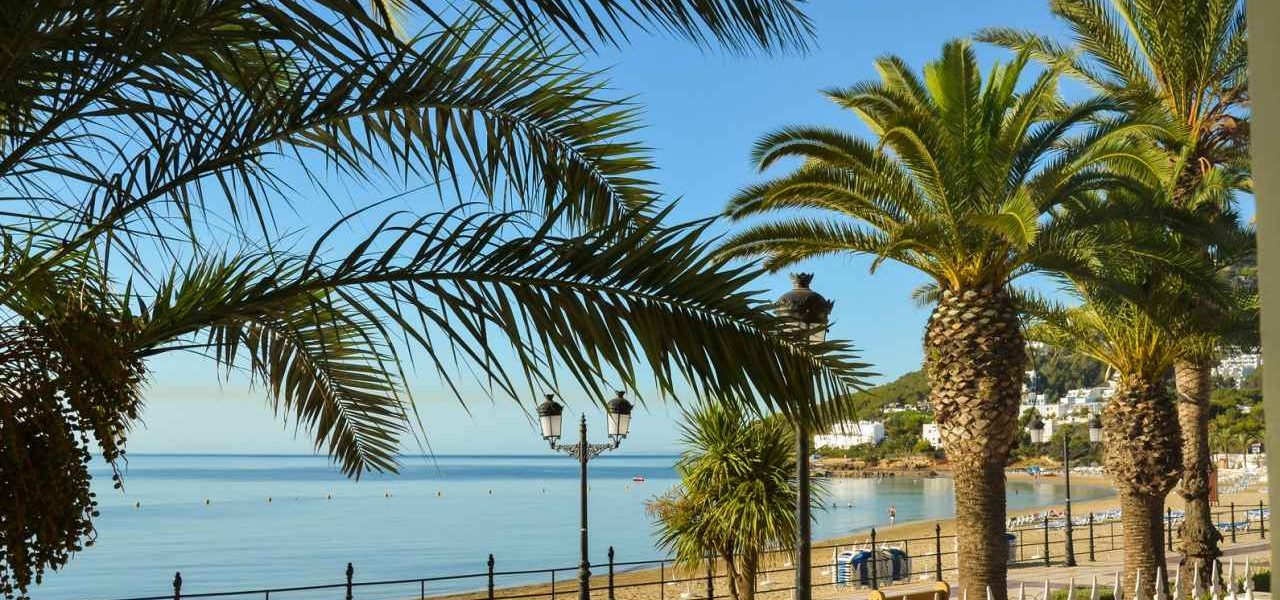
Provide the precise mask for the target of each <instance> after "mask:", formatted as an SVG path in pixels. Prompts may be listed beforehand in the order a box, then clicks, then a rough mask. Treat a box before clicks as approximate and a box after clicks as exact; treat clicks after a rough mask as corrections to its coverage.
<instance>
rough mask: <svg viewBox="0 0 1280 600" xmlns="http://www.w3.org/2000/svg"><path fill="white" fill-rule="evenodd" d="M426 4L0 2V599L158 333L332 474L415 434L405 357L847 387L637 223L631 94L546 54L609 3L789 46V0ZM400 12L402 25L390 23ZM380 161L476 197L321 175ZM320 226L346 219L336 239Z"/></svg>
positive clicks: (39, 548)
mask: <svg viewBox="0 0 1280 600" xmlns="http://www.w3.org/2000/svg"><path fill="white" fill-rule="evenodd" d="M369 4H373V5H374V8H373V9H368V8H366V6H368V5H369ZM433 7H434V10H435V11H439V10H441V8H440V6H439V5H438V4H435V3H430V2H426V1H420V0H404V1H401V0H379V1H377V2H373V3H367V2H320V3H311V2H292V1H285V2H268V3H262V2H253V1H249V0H228V1H225V2H208V1H206V0H137V1H130V2H120V1H103V2H88V1H79V2H76V1H71V2H45V1H37V2H29V3H25V4H24V5H23V7H22V8H23V10H22V15H21V18H4V19H0V50H2V54H3V55H4V56H6V57H7V60H8V65H7V67H6V68H5V69H4V70H3V73H0V80H2V81H0V145H2V146H3V147H4V152H3V153H0V188H2V189H3V193H4V195H5V197H7V198H20V199H21V201H20V202H18V203H15V204H14V206H13V210H10V211H7V212H6V213H5V215H4V217H3V219H0V235H2V236H3V241H4V248H3V255H0V265H2V267H3V268H2V269H0V270H2V272H3V277H0V307H2V308H0V311H3V312H4V323H5V325H4V326H3V327H2V328H0V377H3V378H4V379H5V381H4V384H5V385H4V386H0V387H4V388H5V389H4V390H3V391H2V393H0V535H2V536H3V537H0V595H2V596H4V597H12V596H16V595H22V594H25V591H26V589H27V587H28V586H29V585H30V584H31V583H32V581H39V579H40V577H41V575H42V573H43V572H44V571H45V570H46V569H56V568H58V567H61V566H62V565H64V564H65V563H66V562H67V560H69V559H70V557H71V555H72V553H74V552H76V551H78V550H79V549H80V548H81V547H82V546H83V545H84V544H87V543H89V542H90V541H92V539H93V530H92V524H91V518H92V517H93V516H94V515H95V514H96V513H95V512H94V499H93V497H92V495H91V494H90V493H89V487H88V486H89V482H88V473H87V470H86V469H85V461H86V460H87V459H88V457H89V455H90V453H91V452H92V451H93V450H94V447H93V444H96V446H97V450H98V451H100V452H101V453H102V454H103V455H104V456H105V457H106V458H107V459H108V460H109V461H114V460H116V459H117V458H118V457H119V456H121V454H122V453H123V450H124V448H123V446H124V440H125V434H126V433H127V431H128V429H129V428H130V427H131V426H133V425H135V424H136V422H137V420H138V419H139V418H140V416H141V415H140V412H139V411H140V408H141V391H140V390H141V389H143V387H144V385H145V378H146V370H145V366H146V361H147V360H148V359H149V358H151V357H154V356H156V355H158V354H161V353H166V352H175V351H196V352H200V353H203V355H205V356H208V357H210V358H212V359H213V361H214V362H216V363H217V365H218V366H220V367H222V368H223V369H225V371H226V372H227V373H231V372H237V373H238V372H247V373H249V374H250V376H251V377H253V378H254V380H255V382H257V383H260V384H261V387H262V388H264V389H265V392H266V395H267V396H268V397H269V398H270V401H271V404H272V407H273V408H274V409H275V410H276V412H277V413H278V414H280V415H282V416H283V417H284V418H285V419H287V420H289V421H291V422H293V423H295V424H296V425H298V426H299V427H300V428H301V429H303V430H305V431H307V433H309V434H311V435H312V436H313V437H314V441H315V445H316V448H317V449H318V450H323V451H326V452H328V453H329V454H330V455H331V456H333V458H334V460H335V461H336V462H337V463H339V465H340V467H341V468H342V470H343V471H344V472H345V473H347V474H348V475H351V476H359V475H360V474H361V473H365V472H369V471H380V470H394V469H395V467H396V463H395V455H396V453H397V452H398V451H400V450H402V449H404V448H403V446H405V445H407V444H412V440H406V439H403V438H405V437H407V436H408V435H410V433H413V435H418V433H419V432H420V429H417V428H415V427H414V424H415V420H416V418H417V415H416V413H415V412H414V408H413V405H412V398H410V397H409V394H408V390H407V386H406V384H405V383H404V379H405V376H406V374H405V372H404V368H405V366H406V363H409V361H404V360H402V357H405V356H404V354H405V353H408V352H413V353H414V354H415V355H416V356H414V358H415V359H416V361H415V362H418V363H421V364H423V365H424V366H425V367H426V368H427V369H434V370H435V372H436V373H438V374H439V376H440V378H441V379H442V380H443V381H444V384H445V385H446V386H449V387H450V388H452V389H453V390H454V391H455V393H458V387H456V382H455V381H454V379H455V378H456V377H459V376H460V373H466V374H467V375H468V376H470V375H474V376H476V377H477V378H478V379H479V380H480V381H481V383H482V385H483V386H484V387H485V388H486V390H488V391H491V392H492V393H495V394H498V395H504V396H510V397H511V398H513V399H519V398H526V397H528V396H530V395H532V393H533V392H534V391H539V392H540V391H545V390H548V389H549V390H558V389H559V388H561V386H562V385H571V384H573V383H577V384H579V386H580V387H582V388H584V389H586V390H587V391H589V392H591V396H593V397H596V398H602V397H603V396H605V395H607V394H605V393H602V392H601V390H602V388H603V387H604V385H605V384H604V382H605V381H612V382H616V383H620V384H622V385H624V386H625V387H629V388H632V389H635V388H637V387H640V384H639V382H637V381H636V379H637V377H638V375H637V372H638V369H637V365H639V364H645V365H646V366H647V367H649V369H648V370H650V371H652V372H653V373H654V374H655V375H656V378H657V381H656V383H657V386H656V387H657V388H659V389H661V390H662V391H664V392H668V393H670V392H671V390H672V387H673V386H672V385H668V384H667V383H663V382H664V381H668V382H671V383H674V382H676V381H677V380H684V379H687V378H688V375H690V374H691V373H692V372H691V371H689V369H690V368H692V369H693V370H694V371H698V372H701V373H702V375H700V376H698V378H700V379H701V381H692V380H690V383H692V384H693V385H692V387H693V389H694V390H695V392H696V393H698V394H701V395H704V396H706V395H708V392H714V395H715V396H716V397H717V398H718V399H721V400H723V401H725V402H728V403H731V404H735V405H738V406H739V408H741V409H743V410H744V411H747V412H750V411H759V412H766V411H769V410H771V409H778V410H780V411H781V412H785V413H789V414H790V416H792V417H795V418H796V419H797V420H813V421H817V420H819V419H818V414H819V413H827V415H828V416H829V415H830V414H831V413H834V412H836V411H844V410H846V409H847V408H848V406H847V405H844V404H843V402H841V401H840V399H841V398H848V397H849V396H850V395H851V394H852V393H853V392H854V391H856V389H857V388H858V386H856V385H853V386H851V385H848V384H849V383H851V382H852V380H850V379H846V378H845V376H846V375H851V374H852V373H853V371H858V370H860V368H853V369H852V370H846V371H845V372H844V373H843V374H837V373H835V372H833V371H832V372H828V373H827V376H831V377H833V378H827V376H820V377H818V378H809V377H807V376H806V375H804V374H805V373H811V374H812V373H816V372H819V371H829V370H830V369H831V367H832V366H833V364H832V363H831V362H830V361H832V360H837V361H844V360H845V359H847V358H849V356H848V355H845V357H844V358H837V357H838V356H839V355H841V354H844V351H843V350H841V349H840V347H841V346H843V344H842V343H839V342H836V343H828V344H826V345H823V346H820V347H817V348H811V347H809V346H808V345H807V344H806V343H803V342H801V341H800V340H797V339H795V338H794V336H790V335H788V333H787V332H785V331H782V330H781V327H780V323H779V322H778V321H777V320H776V319H774V318H773V317H770V316H768V315H767V314H766V311H765V308H766V305H765V303H764V302H762V301H759V300H756V299H754V298H753V297H752V296H751V294H749V293H747V292H746V291H745V290H746V289H748V287H749V286H751V285H752V284H751V282H752V281H753V278H754V276H755V273H754V272H753V271H752V270H750V269H743V268H738V267H729V266H726V265H724V264H723V263H719V262H716V261H711V260H709V258H708V252H707V251H706V250H707V248H706V245H705V243H704V242H702V241H700V236H701V235H702V233H703V231H704V229H705V227H706V224H705V223H697V224H689V225H682V226H674V227H671V228H669V229H668V228H666V226H665V225H663V224H662V222H663V221H664V218H663V217H662V216H661V214H660V213H661V210H660V209H659V208H658V207H657V205H656V204H655V201H656V200H657V199H658V197H659V194H658V192H657V190H656V189H655V187H654V186H653V184H652V183H651V182H650V181H648V180H647V179H646V178H645V173H647V172H648V171H650V170H651V169H652V161H651V159H650V157H649V155H648V153H647V151H646V150H645V149H644V147H643V146H642V145H641V144H640V143H639V142H638V141H637V140H636V139H634V137H633V134H634V130H635V129H636V126H637V120H636V119H637V114H638V112H637V107H635V106H634V105H632V104H630V103H629V102H627V101H625V100H623V99H621V98H620V97H615V96H612V93H611V92H609V91H608V90H607V82H606V80H605V78H604V77H603V76H602V75H601V74H599V73H595V72H589V71H586V70H583V69H582V68H581V65H580V64H579V63H580V56H579V54H578V52H577V51H576V50H575V46H578V45H582V46H590V45H591V44H592V43H593V42H605V43H614V42H618V41H622V40H625V38H626V32H625V31H624V30H623V26H627V27H637V28H640V29H644V28H652V29H660V30H664V31H667V32H670V33H672V34H675V35H678V36H681V37H684V38H687V39H691V40H694V41H696V42H698V43H707V44H711V43H720V44H724V45H725V46H726V47H729V48H731V49H734V50H746V49H748V48H760V49H764V50H767V51H768V50H776V49H787V48H791V49H802V48H803V47H804V45H805V42H806V40H807V38H808V37H809V33H810V25H809V23H808V21H807V20H806V19H805V18H804V16H803V15H802V14H801V13H800V12H799V11H798V7H797V6H796V3H794V2H792V1H791V0H710V1H702V0H699V1H697V2H690V1H687V0H680V1H677V2H663V3H657V4H655V3H652V2H641V1H639V0H626V1H623V2H607V3H601V2H598V1H597V0H492V1H490V0H471V1H470V2H462V3H458V4H457V5H456V6H453V7H452V8H450V10H449V11H448V12H433ZM401 10H406V11H409V10H418V11H421V12H425V13H427V14H428V16H429V17H431V18H429V19H426V20H425V22H424V23H423V24H424V25H425V28H424V29H423V30H421V31H414V32H410V34H409V35H402V34H403V33H404V32H401V31H399V30H398V29H397V27H398V25H397V22H396V21H395V19H394V17H395V15H394V14H392V13H393V12H399V11H401ZM534 15H537V16H538V18H537V19H534V18H533V16H534ZM561 34H563V37H562V35H561ZM291 170H297V171H299V172H300V173H301V175H300V176H299V177H298V180H297V181H295V180H288V181H286V180H285V179H284V178H283V177H282V176H281V173H284V172H288V171H291ZM335 180H338V181H341V182H342V183H343V184H344V185H327V184H330V183H331V182H333V181H335ZM304 182H309V183H312V184H314V185H315V189H312V190H305V189H301V190H300V189H298V188H299V187H300V186H299V185H298V184H302V183H304ZM410 182H413V183H422V182H426V183H429V184H432V185H431V186H429V187H431V188H433V189H436V190H437V194H438V199H439V200H441V201H446V200H447V204H448V205H450V206H457V205H459V204H460V203H462V202H463V201H470V200H472V199H473V198H474V199H478V200H480V201H481V202H483V203H488V204H487V206H486V207H485V208H473V207H467V208H461V209H457V210H451V211H446V212H444V213H435V214H429V216H426V217H422V218H417V216H416V215H413V216H406V215H402V214H392V215H389V216H388V215H386V214H383V213H378V212H377V211H376V210H375V209H378V208H379V206H378V203H373V202H368V201H366V200H364V199H362V198H359V197H356V198H347V197H345V196H343V197H335V196H337V195H342V194H345V193H346V192H347V191H348V190H352V193H353V194H361V193H367V192H366V191H365V188H366V187H376V186H378V185H384V184H390V185H395V184H397V183H400V184H404V187H405V188H409V187H410ZM379 191H383V190H379ZM395 191H396V192H406V195H407V196H410V197H408V198H406V202H412V201H415V200H417V194H411V193H410V192H416V191H417V190H416V189H407V190H406V189H397V190H395ZM321 202H326V203H331V204H333V205H334V206H335V207H338V209H339V210H345V211H349V212H347V213H346V214H345V215H344V217H343V218H342V219H341V220H340V221H339V222H338V223H335V224H333V226H332V227H331V228H329V229H325V228H324V225H325V224H323V223H314V222H313V219H308V225H310V226H312V227H314V229H312V230H310V231H314V232H315V234H312V233H306V234H304V235H306V236H307V237H306V238H304V239H302V240H301V241H297V240H298V236H296V235H294V234H293V233H281V231H282V230H285V229H292V227H291V226H288V227H286V226H283V224H281V223H277V222H276V221H275V217H274V215H275V214H277V213H292V212H297V213H302V214H306V215H307V216H308V217H310V214H309V212H308V211H309V210H310V208H311V204H312V203H321ZM415 210H417V211H419V213H428V212H429V211H426V210H421V209H420V208H419V207H416V206H415ZM492 211H500V212H492ZM366 220H367V221H366ZM339 229H346V230H348V231H370V230H371V231H372V233H371V234H369V236H368V237H367V238H365V239H362V240H359V241H358V242H357V243H356V244H354V245H353V246H352V247H350V248H345V249H344V248H342V247H340V246H339V244H337V243H334V242H335V240H334V239H333V236H332V234H333V232H334V231H336V230H339ZM321 232H323V233H321ZM313 238H314V239H313ZM309 243H314V246H312V247H311V248H310V251H296V250H295V244H297V245H298V246H301V247H303V248H306V247H307V246H305V244H309ZM619 244H621V245H619ZM335 246H339V247H335ZM335 257H336V258H335ZM680 265H683V267H682V266H680ZM686 267H693V270H692V271H689V270H685V268H686ZM700 270H701V271H704V273H703V274H704V275H705V274H710V273H711V272H715V273H718V274H719V275H720V277H719V278H717V277H714V276H713V277H711V278H704V277H700V276H697V275H696V274H695V271H700ZM681 271H684V272H685V274H686V275H688V276H690V277H691V279H686V280H685V281H684V282H683V283H677V282H676V280H679V279H681V277H682V276H681V275H680V274H679V273H680V272H681ZM669 276H670V277H671V278H670V279H668V277H669ZM695 280H696V281H695ZM97 288H100V289H97ZM86 290H91V291H92V292H93V294H92V295H93V297H92V298H91V299H92V300H93V302H88V300H86V298H88V297H89V295H90V294H89V293H88V292H87V291H86ZM75 294H80V297H77V298H76V300H77V301H78V302H80V303H79V304H76V303H70V302H66V301H65V300H67V297H68V296H74V295H75ZM726 302H727V304H726ZM740 302H746V303H745V304H739V303H740ZM733 304H737V307H736V308H733V307H732V306H730V305H733ZM86 307H90V308H92V310H88V309H87V308H86ZM81 309H84V310H81ZM726 309H727V310H726ZM744 317H745V319H746V320H743V318H744ZM690 319H692V320H690ZM758 319H764V321H758ZM693 321H698V322H699V323H697V324H695V323H694V322H693ZM766 321H767V322H768V323H771V325H769V326H768V330H767V331H766V330H765V329H760V328H759V325H761V324H763V323H765V322H766ZM695 338H696V339H697V341H696V344H695V345H694V346H690V345H689V342H690V341H691V340H694V339H695ZM748 338H750V339H752V340H754V342H753V344H752V345H753V346H754V347H745V346H738V347H735V346H736V345H737V344H738V343H739V342H742V341H743V340H746V339H748ZM503 344H505V345H507V346H509V348H511V350H512V355H513V356H514V358H513V356H508V355H503V356H501V357H499V356H498V355H497V353H498V352H500V350H499V348H498V347H500V346H501V345H503ZM765 347H771V348H773V349H774V350H778V349H783V348H786V349H785V350H782V354H781V355H776V354H774V353H773V351H771V350H768V349H766V348H765ZM744 356H747V357H754V358H753V359H752V360H758V361H760V362H758V363H757V364H755V365H752V364H749V363H747V362H743V358H742V357H744ZM852 364H853V363H849V364H847V365H846V366H845V367H838V369H839V370H845V369H846V367H852ZM723 365H740V367H741V368H740V369H736V370H735V369H725V368H723ZM766 372H767V373H770V374H769V375H765V376H764V377H765V379H771V380H772V383H770V382H766V381H764V380H763V379H761V378H760V377H761V374H763V373H766ZM784 374H785V376H784ZM673 377H674V379H673ZM822 379H826V381H825V382H823V381H821V380H822ZM805 380H808V381H807V382H806V381H805ZM735 382H736V383H735ZM774 385H781V386H782V387H781V388H778V389H775V390H774V391H773V392H772V393H771V392H768V391H766V390H768V389H769V388H770V387H772V386H774ZM833 386H834V387H833ZM782 388H786V389H782ZM744 393H746V394H749V395H750V396H751V399H750V400H747V399H746V398H745V397H743V396H742V394H744ZM762 394H763V395H762ZM459 396H460V394H459ZM735 396H736V397H737V400H735ZM765 396H773V400H766V399H765ZM823 397H825V398H826V399H827V400H832V402H830V403H828V402H823V403H821V404H819V405H811V404H809V403H808V402H805V403H803V406H802V405H801V403H797V402H796V401H795V400H794V399H795V398H805V399H806V400H808V399H813V398H817V399H819V400H821V399H822V398H823ZM741 400H747V403H748V404H753V405H754V406H752V407H747V406H746V404H743V403H742V402H739V401H741ZM779 402H780V403H779ZM783 404H786V405H788V406H787V407H785V408H784V407H783V406H782V405H783ZM824 405H825V406H824ZM813 406H822V407H821V408H818V409H814V408H813ZM117 483H118V482H117Z"/></svg>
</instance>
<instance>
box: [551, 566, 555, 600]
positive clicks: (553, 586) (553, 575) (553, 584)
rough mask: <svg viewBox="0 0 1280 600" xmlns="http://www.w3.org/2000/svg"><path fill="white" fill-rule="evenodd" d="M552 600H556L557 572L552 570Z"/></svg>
mask: <svg viewBox="0 0 1280 600" xmlns="http://www.w3.org/2000/svg"><path fill="white" fill-rule="evenodd" d="M551 600H556V570H555V569H551Z"/></svg>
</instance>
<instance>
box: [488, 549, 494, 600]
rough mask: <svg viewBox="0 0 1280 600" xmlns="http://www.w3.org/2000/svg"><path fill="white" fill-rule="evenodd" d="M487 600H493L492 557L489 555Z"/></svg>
mask: <svg viewBox="0 0 1280 600" xmlns="http://www.w3.org/2000/svg"><path fill="white" fill-rule="evenodd" d="M488 565H489V596H488V598H489V600H493V555H492V554H490V555H489V562H488Z"/></svg>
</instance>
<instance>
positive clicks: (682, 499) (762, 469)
mask: <svg viewBox="0 0 1280 600" xmlns="http://www.w3.org/2000/svg"><path fill="white" fill-rule="evenodd" d="M681 432H682V436H681V443H682V445H683V446H684V447H685V449H684V451H683V453H682V454H681V456H680V460H679V461H677V463H676V472H677V473H678V474H679V476H680V484H679V485H678V486H677V487H676V488H675V489H674V490H672V491H671V492H668V493H667V494H665V495H663V496H659V497H656V498H654V499H652V500H650V501H649V503H648V505H647V510H648V512H649V514H650V515H652V516H654V517H656V518H657V526H658V543H659V545H660V546H661V547H662V548H664V549H666V550H668V551H671V552H672V553H674V555H675V558H676V562H677V565H679V566H681V567H684V568H688V569H695V568H697V567H698V565H699V564H701V563H702V562H703V561H704V560H705V559H706V557H707V556H708V555H716V556H719V557H721V558H722V559H723V560H724V561H725V563H726V564H727V565H728V566H729V567H730V570H731V574H734V575H735V576H734V577H731V579H733V580H738V581H735V583H734V584H733V594H734V597H735V598H739V599H741V598H747V597H750V593H751V590H750V589H748V588H750V587H751V586H754V585H755V574H756V573H757V569H758V568H759V565H760V558H761V556H762V555H763V554H764V553H765V552H766V551H768V550H778V549H785V548H787V547H789V546H790V545H791V544H792V543H793V542H794V540H795V531H796V520H795V508H796V494H797V480H796V477H795V475H796V464H795V461H796V457H795V437H794V430H793V429H792V428H791V427H790V426H788V425H787V424H786V423H785V422H784V421H782V420H779V419H764V420H758V419H752V418H750V417H748V416H745V415H743V414H742V413H739V412H736V411H734V410H732V409H730V408H727V407H725V406H723V405H720V404H711V405H707V406H705V407H702V408H699V409H697V410H695V411H693V412H691V413H686V415H685V419H684V422H683V423H682V424H681ZM820 496H821V490H818V493H815V494H814V496H813V502H814V505H815V506H820V505H821V503H822V501H821V499H820ZM739 576H740V577H739Z"/></svg>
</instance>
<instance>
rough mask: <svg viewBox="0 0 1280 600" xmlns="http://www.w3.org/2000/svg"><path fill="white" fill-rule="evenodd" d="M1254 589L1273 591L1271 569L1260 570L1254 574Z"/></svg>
mask: <svg viewBox="0 0 1280 600" xmlns="http://www.w3.org/2000/svg"><path fill="white" fill-rule="evenodd" d="M1253 589H1254V591H1257V592H1270V591H1271V571H1258V572H1257V573H1254V574H1253Z"/></svg>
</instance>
